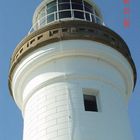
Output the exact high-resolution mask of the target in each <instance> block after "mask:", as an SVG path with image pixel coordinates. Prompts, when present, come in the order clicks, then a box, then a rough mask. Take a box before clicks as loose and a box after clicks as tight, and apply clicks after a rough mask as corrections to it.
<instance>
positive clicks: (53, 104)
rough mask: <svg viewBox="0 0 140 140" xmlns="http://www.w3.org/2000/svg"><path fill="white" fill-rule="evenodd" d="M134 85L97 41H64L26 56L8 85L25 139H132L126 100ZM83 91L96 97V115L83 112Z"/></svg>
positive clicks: (118, 57) (127, 69) (123, 65)
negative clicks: (11, 91) (19, 115)
mask: <svg viewBox="0 0 140 140" xmlns="http://www.w3.org/2000/svg"><path fill="white" fill-rule="evenodd" d="M133 85H134V83H133V71H132V68H131V66H130V64H129V63H128V61H127V60H126V59H125V57H123V56H122V54H120V53H119V52H118V51H116V50H114V49H112V48H111V47H109V46H107V45H103V44H101V43H97V42H94V41H89V40H67V41H60V42H56V43H52V44H49V45H46V46H44V47H41V48H39V49H37V50H35V51H34V52H31V53H30V54H29V55H27V56H26V57H24V58H23V59H22V61H21V62H20V63H19V65H18V66H17V67H16V70H15V73H14V75H13V81H12V84H11V86H12V89H13V97H14V99H15V101H16V103H17V104H18V106H19V108H20V109H21V110H22V113H23V117H24V140H31V139H35V140H39V139H41V140H46V139H50V140H51V139H53V140H66V139H69V140H85V139H86V140H89V139H96V140H102V139H108V140H125V139H126V140H132V139H133V138H132V134H131V129H130V125H129V121H128V114H127V102H128V98H129V95H130V93H131V92H132V89H133ZM84 92H87V94H88V93H90V94H94V95H96V97H97V106H98V112H91V111H85V108H84V98H83V94H84ZM19 93H20V94H19Z"/></svg>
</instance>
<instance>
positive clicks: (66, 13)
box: [59, 11, 71, 19]
mask: <svg viewBox="0 0 140 140" xmlns="http://www.w3.org/2000/svg"><path fill="white" fill-rule="evenodd" d="M70 17H71V11H63V12H59V18H60V19H62V18H70Z"/></svg>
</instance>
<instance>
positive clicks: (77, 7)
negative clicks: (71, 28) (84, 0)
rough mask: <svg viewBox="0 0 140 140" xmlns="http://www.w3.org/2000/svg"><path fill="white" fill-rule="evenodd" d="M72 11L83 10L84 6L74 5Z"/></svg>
mask: <svg viewBox="0 0 140 140" xmlns="http://www.w3.org/2000/svg"><path fill="white" fill-rule="evenodd" d="M72 9H77V10H83V5H82V4H76V3H72Z"/></svg>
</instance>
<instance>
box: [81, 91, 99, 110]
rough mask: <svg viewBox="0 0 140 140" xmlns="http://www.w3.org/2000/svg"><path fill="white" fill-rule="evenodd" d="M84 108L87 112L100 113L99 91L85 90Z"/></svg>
mask: <svg viewBox="0 0 140 140" xmlns="http://www.w3.org/2000/svg"><path fill="white" fill-rule="evenodd" d="M83 92H84V94H83V99H84V108H85V111H93V112H98V111H99V109H98V100H97V98H98V97H97V91H94V90H91V89H85V90H83Z"/></svg>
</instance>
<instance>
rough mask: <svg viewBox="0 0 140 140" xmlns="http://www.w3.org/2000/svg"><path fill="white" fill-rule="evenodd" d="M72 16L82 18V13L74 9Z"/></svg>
mask: <svg viewBox="0 0 140 140" xmlns="http://www.w3.org/2000/svg"><path fill="white" fill-rule="evenodd" d="M74 17H75V18H79V19H84V13H83V12H80V11H74Z"/></svg>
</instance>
